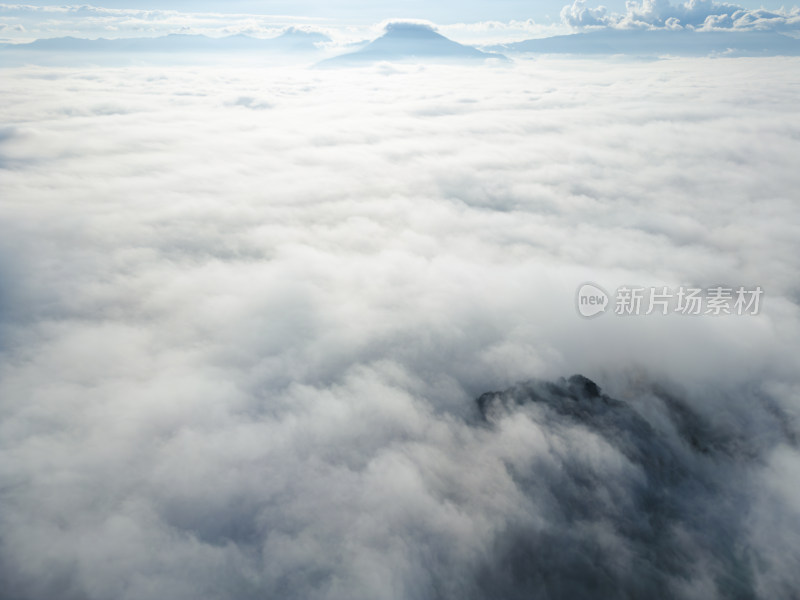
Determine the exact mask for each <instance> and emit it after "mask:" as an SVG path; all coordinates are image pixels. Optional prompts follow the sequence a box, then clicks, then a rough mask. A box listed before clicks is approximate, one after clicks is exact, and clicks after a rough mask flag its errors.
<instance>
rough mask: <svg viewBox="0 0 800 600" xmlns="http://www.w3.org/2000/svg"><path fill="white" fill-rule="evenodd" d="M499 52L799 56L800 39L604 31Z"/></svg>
mask: <svg viewBox="0 0 800 600" xmlns="http://www.w3.org/2000/svg"><path fill="white" fill-rule="evenodd" d="M488 49H489V50H492V51H496V52H509V53H516V52H520V53H521V52H535V53H539V54H627V55H648V56H662V55H673V56H709V55H732V56H797V55H800V40H797V39H794V38H790V37H788V36H785V35H781V34H779V33H775V32H770V31H693V30H688V29H678V30H664V29H656V30H622V29H603V30H600V31H590V32H587V33H576V34H572V35H559V36H554V37H548V38H541V39H534V40H525V41H522V42H515V43H511V44H502V45H497V46H491V47H490V48H488Z"/></svg>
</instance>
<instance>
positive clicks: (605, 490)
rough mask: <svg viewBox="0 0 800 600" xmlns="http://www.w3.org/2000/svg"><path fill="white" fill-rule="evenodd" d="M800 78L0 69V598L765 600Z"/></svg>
mask: <svg viewBox="0 0 800 600" xmlns="http://www.w3.org/2000/svg"><path fill="white" fill-rule="evenodd" d="M797 66H798V61H797V59H786V58H771V59H735V60H733V59H716V60H711V59H699V60H682V59H676V60H669V61H651V62H647V63H644V62H634V61H631V62H622V61H616V62H615V61H586V62H583V61H552V60H547V59H540V60H536V61H524V60H520V61H518V62H517V63H516V64H513V65H505V66H503V67H502V68H494V69H493V68H489V67H484V66H481V67H475V66H472V67H468V68H459V67H438V66H431V65H391V64H380V65H377V66H375V67H369V68H361V69H355V70H342V71H312V70H291V69H278V68H276V69H269V70H267V69H245V68H232V67H230V66H226V67H224V68H213V67H204V68H201V67H195V68H191V69H181V68H156V67H131V68H126V69H51V68H41V67H39V68H34V67H28V68H20V69H13V70H12V69H5V70H4V73H3V81H4V84H3V86H2V88H1V89H0V116H1V117H0V121H2V123H3V124H4V125H3V127H2V128H0V189H2V197H1V198H0V439H2V444H3V452H2V454H1V455H0V580H2V581H3V582H4V586H3V587H2V591H0V597H2V598H4V599H5V598H8V599H11V598H14V599H15V600H19V599H32V600H34V599H35V600H39V599H49V598H54V597H58V598H64V599H81V600H82V599H107V598H114V599H115V600H116V599H137V600H140V599H150V598H153V599H155V598H158V599H162V598H170V599H175V600H180V599H182V598H187V599H189V598H191V599H195V598H199V597H203V598H237V599H247V598H264V597H283V598H304V599H318V598H328V599H339V598H348V599H353V600H357V599H361V598H364V599H366V598H369V599H375V598H412V597H413V598H434V597H438V598H476V599H477V598H487V597H504V598H515V597H531V596H537V597H542V598H563V597H581V596H582V595H585V593H586V591H587V590H589V589H592V590H602V591H603V592H606V593H604V594H603V595H604V597H615V595H616V596H618V597H625V596H626V595H627V596H628V597H630V596H635V595H642V596H652V595H653V593H652V592H653V590H654V589H657V590H658V593H659V594H662V595H666V594H670V595H672V596H673V597H679V598H704V599H705V598H729V597H737V595H738V596H739V597H760V598H779V597H786V596H787V595H789V593H790V591H791V590H794V589H797V588H798V586H799V585H800V581H798V575H797V572H796V564H797V562H798V560H799V559H800V556H798V548H800V544H798V538H799V537H800V531H798V526H797V523H798V522H800V519H799V518H798V517H800V495H798V493H797V486H796V485H794V484H793V483H792V482H794V481H796V478H797V475H798V471H799V470H800V455H798V447H797V443H798V442H797V435H798V434H797V428H798V425H797V423H798V418H800V404H798V391H800V379H798V372H800V370H798V368H797V356H798V355H800V347H798V343H799V342H798V340H800V327H799V326H800V313H799V312H798V302H800V287H798V281H797V273H798V271H800V258H798V257H800V252H798V251H797V240H798V239H800V229H799V228H798V223H800V218H799V216H798V207H797V202H796V195H797V192H796V191H797V189H799V188H800V172H799V171H798V170H797V168H796V156H798V155H799V154H800V147H799V146H800V122H798V120H797V111H796V88H797V85H798V81H797V79H798V75H797V74H798V73H800V69H798V68H797ZM754 90H757V91H758V93H755V92H754ZM587 281H593V282H596V283H597V284H599V285H601V286H603V287H605V288H606V289H609V290H614V289H615V288H616V287H618V286H621V285H626V284H638V285H642V286H651V285H652V286H656V285H664V286H675V287H676V286H680V285H696V286H700V287H709V286H713V285H718V284H720V283H727V284H730V285H746V286H756V285H759V286H762V287H763V289H764V290H765V297H764V303H763V306H762V309H763V310H762V311H761V314H759V315H757V316H741V317H740V316H735V315H731V316H727V317H725V316H720V317H714V316H694V317H693V316H680V315H667V316H661V315H650V316H640V317H635V316H631V317H618V316H615V315H613V314H607V315H602V316H600V317H598V318H596V319H592V320H587V319H583V318H581V317H580V316H579V315H578V314H577V311H576V307H575V304H574V301H575V292H576V289H577V288H578V286H579V285H580V284H582V283H584V282H587ZM573 373H582V374H584V375H585V376H587V377H589V378H591V379H592V380H593V381H595V382H597V383H598V384H599V385H600V386H601V388H602V393H601V392H600V390H598V389H596V387H595V386H594V385H592V384H591V383H589V382H587V381H584V380H583V379H579V378H578V379H573V380H569V381H561V380H560V379H559V378H560V377H561V376H569V375H571V374H573ZM523 380H533V383H529V384H522V385H516V384H517V382H520V381H523ZM548 382H550V383H548ZM503 390H505V391H504V392H503ZM485 392H497V393H490V394H489V395H486V396H483V394H484V393H485ZM479 397H480V398H481V400H480V402H476V399H478V398H479Z"/></svg>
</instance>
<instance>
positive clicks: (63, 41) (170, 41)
mask: <svg viewBox="0 0 800 600" xmlns="http://www.w3.org/2000/svg"><path fill="white" fill-rule="evenodd" d="M329 41H330V38H329V37H328V36H326V35H325V34H323V33H319V32H313V31H303V30H300V29H296V28H289V29H287V30H286V31H284V32H283V33H282V34H281V35H279V36H278V37H274V38H268V39H262V38H254V37H250V36H247V35H243V34H239V35H232V36H228V37H223V38H212V37H208V36H205V35H185V34H171V35H166V36H162V37H154V38H121V39H104V38H99V39H96V40H88V39H81V38H74V37H61V38H50V39H41V40H36V41H35V42H31V43H29V44H15V45H7V46H6V47H5V50H7V51H15V52H25V51H43V52H85V53H91V52H119V53H148V52H169V53H172V52H234V51H241V50H252V51H262V50H263V51H273V52H275V51H279V52H316V51H317V50H318V49H319V47H318V46H319V44H322V43H325V42H329Z"/></svg>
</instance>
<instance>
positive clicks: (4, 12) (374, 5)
mask: <svg viewBox="0 0 800 600" xmlns="http://www.w3.org/2000/svg"><path fill="white" fill-rule="evenodd" d="M709 16H711V17H713V18H712V20H711V21H707V19H708V17H709ZM391 19H422V20H427V21H431V22H433V23H436V24H438V25H439V26H441V27H442V30H443V31H444V32H446V33H447V34H449V35H451V36H454V37H455V39H457V40H459V41H463V42H466V43H485V44H490V43H501V42H508V41H520V40H524V39H530V38H536V37H547V36H552V35H559V34H565V33H573V32H576V31H582V30H586V29H591V28H597V27H615V28H641V27H662V28H663V27H665V26H667V22H668V23H669V26H670V27H673V28H674V27H676V26H677V25H678V24H680V25H681V26H691V27H695V28H699V27H704V26H705V27H706V28H710V27H716V28H734V27H735V28H740V29H741V28H750V29H753V28H757V29H775V30H778V31H780V32H782V33H785V34H788V35H793V36H795V37H797V36H798V35H800V33H798V31H800V9H798V8H797V7H793V6H791V5H787V6H784V5H783V4H778V3H777V2H772V3H768V4H767V5H764V4H757V5H756V4H754V3H751V2H737V3H720V2H714V1H713V0H690V1H688V2H686V3H681V2H674V3H670V2H669V1H668V0H642V2H640V3H637V2H633V3H621V2H617V3H613V2H612V3H602V5H600V4H598V3H595V2H586V1H585V0H574V1H573V2H571V3H570V2H565V1H563V0H559V1H555V2H544V3H541V2H540V3H535V2H472V3H461V2H413V1H412V2H400V3H397V2H391V3H389V2H386V3H384V2H349V3H348V2H336V3H331V2H283V3H281V2H227V3H224V4H219V3H211V2H199V3H198V2H192V3H184V2H172V3H163V2H158V3H155V2H153V3H147V2H140V3H124V2H105V3H100V4H97V5H90V4H86V5H66V4H65V5H53V4H47V3H36V2H31V3H25V4H0V40H3V39H4V40H6V41H17V42H22V41H31V40H34V39H38V38H48V37H59V36H67V35H69V36H74V37H90V38H96V37H112V38H113V37H136V36H156V35H166V34H168V33H202V34H206V35H212V36H224V35H231V34H235V33H246V34H248V35H254V36H257V37H270V36H274V35H277V34H278V33H280V32H281V31H282V30H283V29H285V28H286V27H289V26H305V27H313V28H317V29H322V30H325V31H326V32H328V33H329V34H330V35H331V36H332V37H333V38H334V39H335V40H336V41H337V42H341V43H349V42H354V41H358V40H363V39H370V38H372V37H375V36H376V35H378V34H379V33H380V31H381V24H382V23H384V22H385V21H387V20H391ZM670 19H671V20H670Z"/></svg>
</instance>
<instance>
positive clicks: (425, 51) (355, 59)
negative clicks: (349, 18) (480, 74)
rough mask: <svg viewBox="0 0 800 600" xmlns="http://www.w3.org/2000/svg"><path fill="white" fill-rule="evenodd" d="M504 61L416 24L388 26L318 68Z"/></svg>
mask: <svg viewBox="0 0 800 600" xmlns="http://www.w3.org/2000/svg"><path fill="white" fill-rule="evenodd" d="M489 58H494V59H499V60H503V61H505V60H508V59H507V58H506V57H505V56H503V55H502V54H497V53H489V52H482V51H481V50H478V49H477V48H473V47H472V46H465V45H463V44H459V43H458V42H454V41H453V40H450V39H448V38H446V37H444V36H443V35H441V34H440V33H437V32H436V31H435V30H434V29H433V28H432V27H430V26H428V25H422V24H419V23H390V24H389V25H387V26H386V29H385V32H384V34H383V35H382V36H381V37H379V38H378V39H376V40H373V41H372V42H370V43H369V44H367V45H366V46H364V47H363V48H361V49H360V50H357V51H355V52H351V53H349V54H343V55H341V56H336V57H334V58H330V59H328V60H325V61H323V62H322V63H320V66H347V65H357V64H364V63H370V62H377V61H402V60H410V59H411V60H417V59H426V60H430V59H435V60H437V61H448V62H449V61H464V60H470V61H474V60H486V59H489Z"/></svg>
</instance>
